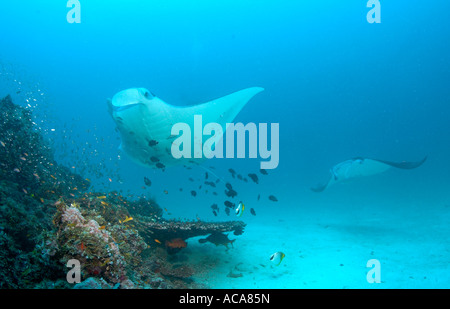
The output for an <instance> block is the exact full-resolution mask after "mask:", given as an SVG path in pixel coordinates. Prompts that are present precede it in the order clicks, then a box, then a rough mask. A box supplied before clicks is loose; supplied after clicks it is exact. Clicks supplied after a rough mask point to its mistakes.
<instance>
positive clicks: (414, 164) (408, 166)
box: [375, 156, 427, 170]
mask: <svg viewBox="0 0 450 309" xmlns="http://www.w3.org/2000/svg"><path fill="white" fill-rule="evenodd" d="M426 160H427V156H425V158H423V159H422V160H420V161H418V162H405V161H403V162H389V161H382V160H375V161H378V162H381V163H384V164H387V165H390V166H392V167H396V168H401V169H404V170H411V169H413V168H416V167H419V166H421V165H422V164H423V163H424V162H425V161H426Z"/></svg>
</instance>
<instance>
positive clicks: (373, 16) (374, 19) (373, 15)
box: [366, 0, 381, 24]
mask: <svg viewBox="0 0 450 309" xmlns="http://www.w3.org/2000/svg"><path fill="white" fill-rule="evenodd" d="M367 7H368V8H371V9H370V10H369V12H367V16H366V19H367V22H368V23H369V24H373V23H376V24H379V23H381V4H380V1H379V0H369V1H367Z"/></svg>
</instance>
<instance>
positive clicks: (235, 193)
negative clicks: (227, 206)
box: [225, 189, 237, 198]
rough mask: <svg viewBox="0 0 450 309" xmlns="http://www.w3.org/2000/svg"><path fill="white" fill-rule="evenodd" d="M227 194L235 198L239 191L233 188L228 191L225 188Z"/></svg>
mask: <svg viewBox="0 0 450 309" xmlns="http://www.w3.org/2000/svg"><path fill="white" fill-rule="evenodd" d="M225 195H226V196H228V197H231V198H234V197H235V196H236V195H237V192H236V191H234V190H233V189H231V190H228V191H227V190H225Z"/></svg>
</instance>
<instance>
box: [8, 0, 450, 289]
mask: <svg viewBox="0 0 450 309" xmlns="http://www.w3.org/2000/svg"><path fill="white" fill-rule="evenodd" d="M380 2H381V23H374V24H371V23H368V22H367V19H366V16H367V13H368V11H369V10H370V8H368V7H367V6H366V4H367V2H366V1H363V0H351V1H324V0H319V1H288V0H282V1H268V0H264V1H261V0H259V1H253V0H249V1H234V0H230V1H203V0H199V1H174V0H169V1H136V0H130V1H100V0H97V1H80V3H81V23H68V22H67V19H66V15H67V12H68V11H69V10H70V8H68V7H67V6H66V4H67V2H66V1H27V0H25V1H20V3H19V2H13V1H8V2H6V1H3V2H2V3H1V4H0V29H1V30H0V33H1V35H0V42H1V45H0V97H1V98H3V97H5V96H7V95H8V94H10V95H11V98H12V101H13V102H14V103H15V104H17V105H19V106H21V107H23V108H24V109H25V110H30V111H31V112H32V121H33V122H34V126H33V128H34V129H33V130H35V131H36V132H39V134H41V135H42V136H43V140H44V142H45V143H48V145H49V146H48V148H49V149H50V151H51V152H52V153H53V154H54V159H55V162H57V163H58V164H60V165H62V166H67V167H68V168H69V170H70V172H72V173H75V174H78V175H80V176H81V178H82V179H86V178H87V179H88V182H89V188H87V189H86V191H85V192H72V195H69V194H65V193H63V192H61V193H60V195H58V194H56V195H55V196H53V197H52V196H51V195H47V196H45V199H44V200H45V203H44V204H46V203H47V201H49V202H48V205H52V206H48V207H53V209H55V211H56V214H53V213H51V212H50V215H52V216H53V215H55V216H56V217H58V211H59V212H62V213H63V214H60V215H59V217H58V218H60V217H61V218H64V213H65V212H64V211H67V209H66V210H64V209H58V206H59V204H57V205H56V207H55V206H54V204H55V203H56V201H59V200H60V198H61V196H62V195H64V194H65V195H64V198H63V200H64V202H62V203H67V205H69V204H70V203H69V202H68V201H69V200H70V199H71V198H81V197H82V196H83V194H89V193H94V192H96V193H98V194H97V196H101V195H100V194H104V195H108V194H110V193H111V192H119V193H120V195H121V196H124V197H127V198H128V199H129V200H130V201H131V200H136V199H138V198H139V197H145V198H148V199H151V200H152V201H153V200H154V201H156V202H157V204H158V205H159V206H160V207H161V209H163V211H162V213H161V214H160V217H162V218H164V219H166V220H170V219H174V220H180V222H184V221H186V220H201V221H205V222H221V221H224V222H225V221H230V220H238V221H242V222H244V223H245V224H246V226H245V229H244V232H243V233H242V234H240V235H233V233H230V234H229V235H228V236H229V238H230V239H236V240H235V241H234V242H233V243H232V247H231V246H230V248H228V247H225V246H214V245H213V244H211V243H203V242H199V241H198V239H197V238H196V237H192V238H188V239H185V240H186V242H187V246H186V248H183V249H182V250H180V251H179V252H176V253H173V254H170V255H168V257H167V259H168V260H170V261H171V262H173V263H178V264H179V265H183V266H180V267H184V266H185V265H188V266H191V267H192V268H193V269H197V268H195V265H199V264H203V265H208V266H209V267H205V269H202V271H197V272H195V271H194V272H193V273H191V274H190V275H189V276H185V277H189V280H190V281H189V284H190V283H192V282H194V283H198V284H202V286H201V287H207V288H318V287H319V288H449V287H450V276H449V275H448V271H449V269H450V267H449V257H450V251H449V250H450V244H449V242H448V239H449V235H450V225H449V224H448V222H449V220H450V195H449V192H450V190H449V189H450V179H449V177H448V175H449V174H450V163H449V158H450V124H449V119H450V105H449V99H450V88H449V87H448V84H449V81H450V57H449V54H450V44H449V39H448V38H449V37H450V21H449V19H448V18H447V15H448V14H447V12H448V11H449V10H450V3H449V2H448V1H444V0H436V1H433V2H432V3H430V2H424V1H400V0H398V1H380ZM253 86H259V87H263V88H264V89H265V90H264V91H263V92H262V93H261V94H258V95H257V96H255V97H254V98H253V99H252V100H251V101H250V102H249V103H248V104H247V105H246V106H245V107H244V108H243V110H242V111H241V112H240V113H239V114H238V116H237V117H236V119H235V120H234V122H242V123H244V124H245V123H249V122H254V123H279V125H280V134H279V143H280V149H279V153H280V162H279V166H278V167H277V168H276V169H274V170H268V171H267V172H268V175H263V174H261V173H260V171H259V164H260V161H261V159H260V158H258V159H213V160H207V161H206V162H204V163H203V164H202V165H204V166H205V167H206V168H208V170H213V171H214V174H216V175H217V176H218V177H220V178H221V179H223V180H225V181H226V182H230V183H232V185H233V189H234V190H236V191H237V193H238V195H237V197H235V198H234V200H233V201H234V202H235V203H236V204H237V203H238V202H239V201H243V202H244V204H245V207H246V210H245V211H244V214H243V216H242V217H239V218H238V217H236V216H235V215H234V209H232V211H231V213H230V214H229V215H227V214H226V213H225V211H224V206H223V203H224V201H225V200H228V199H229V198H228V197H227V196H226V195H225V194H224V193H223V191H224V189H225V186H224V185H223V184H222V183H219V184H218V188H217V193H218V194H217V195H213V194H212V188H210V190H209V192H206V186H205V184H204V180H205V169H203V168H200V167H197V166H194V167H192V169H186V168H183V167H182V166H176V167H170V168H167V169H165V170H164V171H162V170H159V169H156V170H154V169H147V168H143V167H141V166H139V165H137V164H135V163H134V162H132V161H131V160H130V159H129V158H128V157H127V156H126V154H125V153H123V152H121V151H120V150H119V149H118V147H119V145H120V135H119V133H118V132H117V131H116V130H115V123H114V122H113V121H112V119H111V116H110V115H109V113H108V111H107V104H106V100H107V99H108V98H112V97H113V96H114V94H115V93H117V92H119V91H121V90H124V89H127V88H132V87H144V88H147V89H149V90H150V91H152V92H153V93H154V94H155V95H156V96H157V97H159V98H161V99H162V100H163V101H165V102H167V103H169V104H173V105H179V106H190V105H195V104H198V103H203V102H207V101H210V100H212V99H216V98H219V97H222V96H224V95H227V94H229V93H232V92H234V91H237V90H240V89H244V88H247V87H253ZM5 143H6V142H5ZM7 146H8V145H7V143H6V147H5V146H3V148H5V149H3V150H2V151H4V153H8V151H9V150H8V147H7ZM2 156H3V158H2V161H4V160H6V159H5V158H6V155H4V154H2ZM20 156H21V155H20V154H18V155H17V157H18V158H19V157H20ZM425 156H428V159H427V161H426V162H425V163H424V164H423V165H422V166H420V167H419V168H417V169H413V170H408V171H404V170H397V169H392V170H390V171H387V172H385V173H382V174H379V175H374V176H371V177H366V178H360V179H357V180H355V181H352V182H349V183H343V184H336V185H334V186H331V187H330V188H327V189H326V190H325V191H324V192H321V193H316V192H313V191H311V189H310V188H311V187H313V186H315V185H316V184H317V183H319V182H323V181H324V180H325V179H326V177H327V175H328V171H329V169H330V168H331V167H332V166H334V165H335V164H337V163H339V162H342V161H345V160H347V159H350V158H354V157H368V158H376V159H381V160H387V161H394V162H401V161H419V160H421V159H422V158H424V157H425ZM3 163H5V162H3ZM8 168H9V169H10V170H13V167H12V166H10V165H8ZM230 168H232V169H233V170H235V171H236V172H237V173H238V174H240V175H242V176H243V177H245V178H246V181H244V180H240V179H237V178H234V177H232V175H231V174H230V172H229V169H230ZM2 169H4V170H6V169H7V165H5V164H3V165H2ZM249 173H255V174H257V175H258V179H259V181H258V184H256V183H255V182H253V181H252V180H251V179H249V178H248V177H247V175H248V174H249ZM13 174H14V173H13ZM8 175H11V173H9V172H6V171H4V172H3V173H2V178H3V179H2V181H3V180H4V181H9V180H11V177H10V176H8ZM144 177H146V178H148V179H150V180H151V186H148V185H146V184H145V183H144ZM210 177H212V176H211V173H210ZM189 178H191V180H190V179H189ZM49 179H50V178H49ZM50 180H51V179H50ZM192 180H193V181H192ZM214 180H215V178H214ZM14 181H16V182H18V183H19V187H20V182H19V180H14ZM200 186H203V187H202V188H201V189H200ZM180 188H181V189H182V190H181V191H180ZM191 190H195V191H196V192H197V194H196V196H193V195H192V194H191V193H190V191H191ZM22 191H23V190H22ZM22 191H21V192H22ZM28 191H29V192H28ZM4 192H5V193H4V197H5V199H6V198H7V197H8V192H7V191H5V190H4ZM22 193H23V194H25V195H27V196H28V195H31V194H34V193H33V192H32V190H26V192H22ZM22 193H21V194H22ZM270 195H272V196H275V197H276V199H277V201H273V200H271V199H269V198H268V197H269V196H270ZM37 200H39V197H38V199H37ZM108 203H111V202H110V201H108ZM214 203H216V204H218V205H219V207H220V210H219V211H218V212H216V214H217V215H214V213H213V212H212V209H211V205H212V204H214ZM5 205H6V204H5V203H3V202H2V207H6V206H5ZM98 205H99V207H101V204H98ZM7 207H13V206H11V205H9V206H7ZM80 207H82V206H80ZM250 208H253V209H254V212H255V214H256V215H253V214H251V213H250V211H249V209H250ZM56 209H58V210H56ZM74 211H75V210H74ZM6 213H7V212H2V216H3V217H2V221H1V222H2V225H4V226H3V227H2V233H5V235H8V227H7V223H5V222H7V221H8V218H6V217H7V216H6V215H5V214H6ZM82 213H83V212H82ZM83 215H84V216H85V217H86V216H88V215H87V214H85V213H83ZM24 216H25V217H26V212H25V215H24ZM104 217H105V215H104ZM133 217H134V218H135V220H134V221H137V220H136V218H137V217H136V216H133ZM105 218H106V217H105ZM108 218H109V217H108ZM123 218H125V216H123V217H122V219H123ZM116 219H117V220H119V219H118V218H115V219H114V218H113V217H111V220H116ZM63 221H64V220H63V219H62V222H63ZM121 221H123V220H121ZM72 224H74V223H72ZM99 224H100V223H99ZM100 225H101V224H100ZM55 226H56V227H58V224H53V225H52V226H51V227H50V226H49V227H48V229H50V230H51V229H54V228H55ZM72 227H73V226H72ZM32 228H33V227H32V226H30V229H32ZM66 228H67V227H66ZM136 228H137V229H138V230H139V226H138V227H136ZM106 229H108V227H107V228H106ZM118 231H119V229H117V230H116V231H115V232H116V233H119V232H118ZM111 233H113V232H111ZM127 233H131V232H127ZM11 235H12V234H11ZM133 235H135V234H133ZM141 236H142V235H141ZM5 237H6V236H5ZM8 237H9V236H8ZM11 237H12V236H11ZM36 237H37V238H39V237H38V236H36ZM46 237H47V240H48V239H51V237H52V236H48V235H47V236H46ZM71 237H76V235H72V236H71ZM129 237H136V236H129ZM13 238H14V237H13ZM25 238H26V236H25ZM200 238H201V237H200ZM5 239H6V238H5ZM149 239H153V237H149ZM13 240H14V241H15V242H16V244H15V245H14V246H20V244H21V242H24V241H25V240H23V238H14V239H13ZM74 242H75V243H76V244H77V246H79V245H80V244H79V243H77V242H76V240H74ZM37 243H39V242H38V241H36V244H37ZM146 245H147V246H148V247H150V249H151V248H154V247H157V246H159V245H160V244H159V242H156V241H155V242H152V243H149V242H148V241H147V240H146ZM84 246H85V244H84V242H81V249H80V248H78V249H79V250H81V251H83V250H84V249H85V248H84ZM142 246H143V245H142ZM166 246H167V245H166ZM62 247H63V246H59V247H58V248H59V249H61V248H62ZM143 247H145V246H143ZM161 247H163V244H161ZM9 248H11V247H9ZM0 250H3V251H4V253H2V254H3V255H2V256H6V253H5V252H6V251H5V250H7V249H5V247H4V246H3V245H2V246H0ZM8 250H9V249H8ZM33 250H34V249H33V246H31V245H30V247H29V251H30V252H31V251H33ZM61 250H62V249H61ZM144 251H145V250H144ZM11 252H12V251H11ZM11 252H9V253H8V256H9V258H11V257H12V256H13V255H14V253H11ZM14 252H15V251H14ZM68 252H71V251H70V250H69V251H68ZM275 252H283V253H284V254H285V258H284V259H283V261H282V262H281V263H280V264H279V265H278V266H277V265H274V264H272V263H270V260H269V257H270V256H271V255H272V254H273V253H275ZM78 253H79V252H78ZM152 254H153V253H151V252H150V253H148V256H150V258H152ZM56 255H57V254H56ZM161 256H162V253H160V256H159V258H161ZM174 256H176V257H174ZM49 259H50V260H52V258H49ZM124 259H126V260H127V257H126V256H124ZM143 259H144V258H143ZM370 259H377V260H379V261H380V263H381V283H380V284H370V283H368V281H367V279H366V275H367V272H368V271H369V270H370V268H368V267H367V266H366V263H367V261H368V260H370ZM62 260H63V259H62ZM30 261H32V260H30ZM57 261H61V259H57V260H53V262H52V263H53V264H54V265H56V264H57ZM29 263H31V262H29ZM49 263H50V262H49ZM127 263H128V264H127V265H134V264H133V262H130V261H128V260H127ZM53 264H52V265H53ZM39 265H40V266H39V267H40V269H41V271H42V272H45V269H46V268H45V267H47V266H45V265H48V264H45V263H41V264H39ZM193 265H194V266H193ZM63 266H64V265H63ZM104 266H105V265H103V264H101V266H99V267H100V268H99V269H100V270H99V271H97V272H90V273H89V274H88V273H87V272H86V273H83V278H82V279H83V280H85V279H87V278H88V277H90V276H91V277H94V278H102V279H104V280H106V281H107V282H108V284H109V285H111V286H115V284H117V283H121V280H122V281H123V277H121V278H122V279H117V278H118V277H117V278H115V279H114V278H112V277H108V276H106V277H102V272H103V270H102V269H103V267H104ZM17 267H19V266H17ZM20 267H22V268H21V269H20V272H19V274H20V275H22V276H30V272H26V269H27V267H28V266H23V265H22V266H20ZM52 267H53V268H52V271H53V272H54V274H55V275H54V276H53V277H52V278H49V279H48V281H51V280H53V281H56V280H63V281H64V280H65V273H64V272H62V271H61V269H58V268H57V266H52ZM175 268H176V267H175ZM152 269H153V271H154V273H155V274H154V276H153V277H152V278H151V280H154V279H155V278H156V277H158V276H159V275H158V274H159V273H160V270H159V269H158V271H155V268H152ZM33 271H34V270H33ZM128 273H129V274H131V273H132V271H128ZM58 274H59V275H58ZM20 275H18V276H20ZM58 276H60V278H59V277H58ZM119 277H120V276H119ZM135 277H136V278H137V277H138V276H137V275H135ZM185 277H182V278H181V279H183V280H186V278H185ZM163 278H164V276H163ZM1 280H2V285H1V287H19V288H20V287H30V286H35V285H39V284H40V282H39V278H33V280H31V279H30V280H28V283H23V285H20V284H15V285H13V284H8V280H12V279H11V278H9V277H7V275H4V276H2V277H1ZM14 280H16V281H17V282H20V280H19V279H17V278H16V279H14ZM127 280H130V281H133V284H134V285H133V284H129V283H128V286H130V285H131V286H133V287H145V284H144V283H138V282H137V281H135V280H133V278H132V276H131V275H128V278H127ZM136 280H137V279H136ZM148 280H150V279H148ZM148 280H147V281H148ZM143 281H145V280H143ZM186 284H188V283H186ZM122 286H125V284H123V285H122ZM149 286H151V287H154V286H155V285H154V284H149ZM173 286H174V287H177V286H176V285H175V284H174V285H173ZM40 287H45V288H48V287H51V286H50V285H48V284H47V285H45V286H40ZM63 287H67V286H63ZM69 287H71V286H70V285H69ZM160 287H161V286H160ZM181 287H185V286H183V285H181ZM188 287H190V286H188Z"/></svg>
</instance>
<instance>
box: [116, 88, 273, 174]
mask: <svg viewBox="0 0 450 309" xmlns="http://www.w3.org/2000/svg"><path fill="white" fill-rule="evenodd" d="M263 90H264V89H263V88H261V87H251V88H247V89H243V90H240V91H237V92H234V93H232V94H229V95H226V96H224V97H221V98H218V99H215V100H212V101H210V102H206V103H202V104H198V105H194V106H188V107H181V106H174V105H170V104H167V103H165V102H164V101H163V100H161V99H159V98H158V97H156V96H155V95H154V94H153V93H152V92H150V91H148V90H147V89H145V88H131V89H127V90H123V91H120V92H118V93H117V94H115V95H114V96H113V98H112V99H110V100H108V101H107V103H108V110H109V113H110V114H111V116H112V118H113V120H114V122H115V123H116V125H117V129H118V131H119V133H120V135H121V138H122V143H121V145H120V146H119V149H122V150H123V151H124V152H125V153H126V154H127V155H128V156H129V157H130V158H131V159H132V160H133V161H134V162H136V163H138V164H140V165H143V166H146V167H151V168H165V167H166V166H171V165H176V164H181V163H183V164H188V163H193V162H196V161H198V160H199V159H185V158H181V159H175V158H174V157H173V156H172V153H171V146H172V142H173V141H174V139H175V138H176V137H177V136H173V135H171V129H172V127H173V125H174V124H176V123H186V124H188V125H189V126H190V127H191V128H193V127H194V115H201V116H202V121H203V122H204V123H212V122H215V123H218V124H220V125H221V126H222V127H225V124H226V123H230V122H231V121H233V119H234V118H235V117H236V115H237V114H238V113H239V112H240V111H241V109H242V108H243V107H244V106H245V104H247V102H248V101H249V100H250V99H251V98H253V96H255V95H256V94H257V93H259V92H261V91H263ZM194 142H195V141H194Z"/></svg>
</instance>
